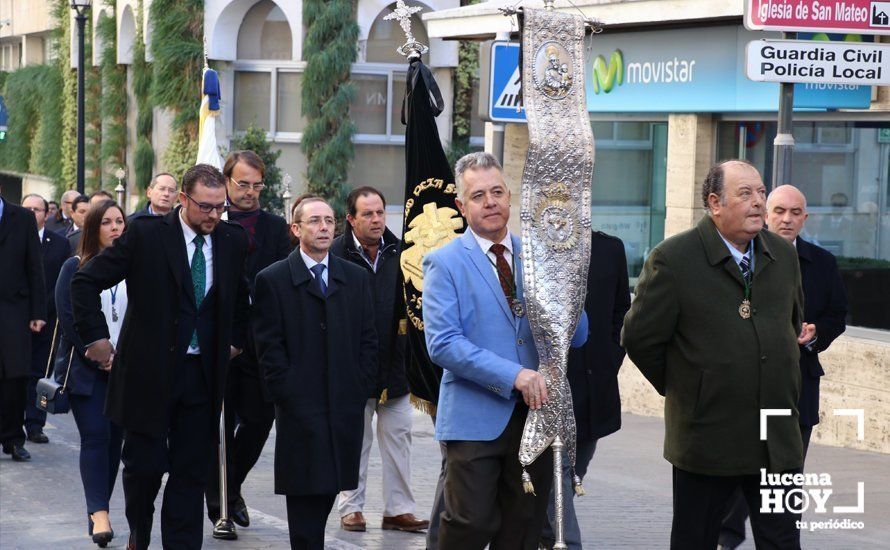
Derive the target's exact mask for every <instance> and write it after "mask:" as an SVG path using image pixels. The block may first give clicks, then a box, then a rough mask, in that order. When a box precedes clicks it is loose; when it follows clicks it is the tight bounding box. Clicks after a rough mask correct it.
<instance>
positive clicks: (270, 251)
mask: <svg viewBox="0 0 890 550" xmlns="http://www.w3.org/2000/svg"><path fill="white" fill-rule="evenodd" d="M236 223H237V222H236ZM255 229H256V231H255V232H254V243H255V246H254V247H253V249H252V250H248V253H247V259H246V260H245V262H244V276H245V277H247V285H248V289H249V291H250V300H251V306H250V307H253V299H254V288H255V286H256V276H257V274H258V273H259V272H260V271H262V270H263V269H265V268H267V267H269V266H270V265H272V264H273V263H275V262H277V261H279V260H283V259H285V258H287V255H288V254H290V251H291V249H292V246H291V241H290V227H289V226H288V225H287V222H286V221H285V220H284V218H282V217H281V216H276V215H275V214H272V213H269V212H266V211H265V210H260V212H259V217H258V218H257V222H256V227H255ZM229 368H231V369H233V370H235V369H237V370H239V371H241V372H245V373H247V374H248V375H249V376H251V377H252V378H254V377H255V378H258V379H259V385H260V390H261V391H262V393H263V398H264V399H265V401H267V402H269V401H271V400H272V398H271V397H270V395H269V390H268V388H267V387H266V378H265V377H264V376H262V373H260V371H259V366H258V364H257V353H256V343H255V342H254V341H253V331H252V330H250V329H249V328H248V331H247V348H246V349H245V350H244V353H242V354H241V355H239V356H238V357H236V358H234V359H233V360H232V363H231V365H230V367H229Z"/></svg>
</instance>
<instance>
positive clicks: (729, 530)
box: [718, 424, 813, 548]
mask: <svg viewBox="0 0 890 550" xmlns="http://www.w3.org/2000/svg"><path fill="white" fill-rule="evenodd" d="M812 434H813V427H812V426H804V425H802V424H801V426H800V435H801V437H802V438H803V458H804V460H806V459H807V450H809V448H810V436H811V435H812ZM747 519H748V503H747V502H745V497H744V496H743V495H742V491H741V490H738V489H737V490H736V492H735V495H733V497H732V504H730V506H729V511H728V512H727V513H726V517H725V518H723V527H722V528H721V529H720V538H719V539H718V542H719V543H720V544H721V545H723V546H724V547H726V548H735V547H736V546H739V545H741V544H742V542H744V541H745V521H746V520H747Z"/></svg>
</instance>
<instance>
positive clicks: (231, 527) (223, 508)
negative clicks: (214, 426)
mask: <svg viewBox="0 0 890 550" xmlns="http://www.w3.org/2000/svg"><path fill="white" fill-rule="evenodd" d="M213 538H215V539H222V540H235V539H237V538H238V531H237V530H236V529H235V523H234V522H233V521H232V519H231V518H230V517H229V487H228V476H227V475H226V406H225V403H224V404H223V406H222V410H221V411H220V415H219V519H218V520H217V521H216V524H215V525H214V526H213Z"/></svg>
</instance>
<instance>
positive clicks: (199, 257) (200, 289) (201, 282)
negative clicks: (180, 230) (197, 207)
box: [190, 235, 207, 348]
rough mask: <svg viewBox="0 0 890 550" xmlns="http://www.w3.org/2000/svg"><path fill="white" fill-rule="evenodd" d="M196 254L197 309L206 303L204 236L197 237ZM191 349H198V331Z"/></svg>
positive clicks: (194, 278)
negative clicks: (202, 303)
mask: <svg viewBox="0 0 890 550" xmlns="http://www.w3.org/2000/svg"><path fill="white" fill-rule="evenodd" d="M192 242H193V243H195V253H194V254H192V286H193V287H194V291H195V308H196V309H200V308H201V302H203V301H204V286H205V285H206V284H207V264H206V263H205V262H204V235H195V238H194V239H192ZM190 345H191V347H193V348H196V347H198V330H197V329H195V332H194V333H193V334H192V341H191V342H190Z"/></svg>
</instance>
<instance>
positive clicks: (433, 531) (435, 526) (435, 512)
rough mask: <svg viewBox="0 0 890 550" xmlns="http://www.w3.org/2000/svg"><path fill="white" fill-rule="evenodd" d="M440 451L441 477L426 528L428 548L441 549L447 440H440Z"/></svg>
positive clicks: (432, 417)
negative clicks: (440, 522) (440, 534)
mask: <svg viewBox="0 0 890 550" xmlns="http://www.w3.org/2000/svg"><path fill="white" fill-rule="evenodd" d="M430 418H431V419H432V421H433V427H435V426H436V417H435V416H431V417H430ZM439 452H440V453H441V454H442V465H441V467H440V468H439V479H438V481H437V482H436V492H435V494H434V495H433V509H432V511H430V526H429V528H427V530H426V550H438V549H439V521H440V520H441V516H442V512H444V511H445V442H444V441H440V442H439Z"/></svg>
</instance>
